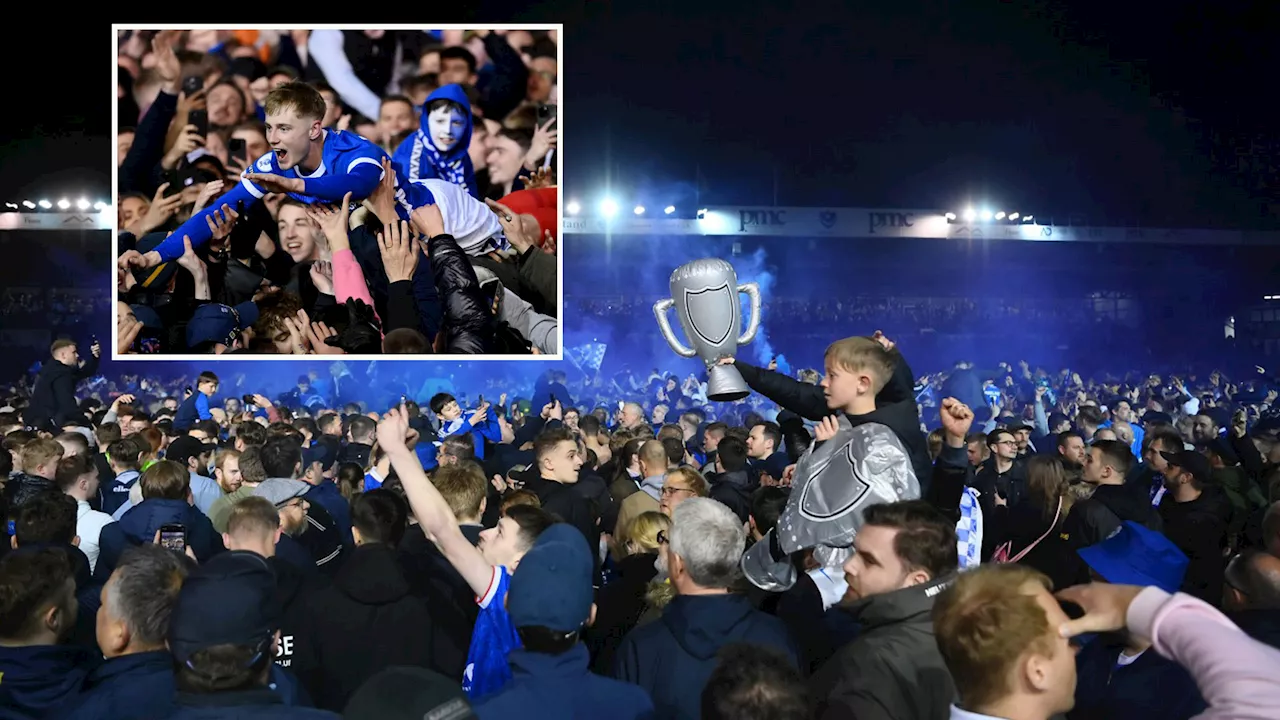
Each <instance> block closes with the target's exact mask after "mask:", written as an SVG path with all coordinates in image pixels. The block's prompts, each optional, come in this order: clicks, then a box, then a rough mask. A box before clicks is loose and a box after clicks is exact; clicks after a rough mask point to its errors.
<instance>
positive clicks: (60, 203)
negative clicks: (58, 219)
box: [58, 198, 71, 210]
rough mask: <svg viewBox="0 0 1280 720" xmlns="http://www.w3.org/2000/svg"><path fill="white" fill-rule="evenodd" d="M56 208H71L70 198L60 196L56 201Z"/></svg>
mask: <svg viewBox="0 0 1280 720" xmlns="http://www.w3.org/2000/svg"><path fill="white" fill-rule="evenodd" d="M58 209H59V210H70V209H71V201H70V200H68V199H66V198H62V199H61V200H59V201H58Z"/></svg>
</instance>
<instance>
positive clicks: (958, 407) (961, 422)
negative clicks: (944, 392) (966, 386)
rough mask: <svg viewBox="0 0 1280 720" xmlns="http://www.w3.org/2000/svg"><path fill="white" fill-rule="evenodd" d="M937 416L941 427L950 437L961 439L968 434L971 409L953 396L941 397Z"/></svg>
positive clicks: (971, 423) (971, 419)
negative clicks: (940, 405) (940, 421)
mask: <svg viewBox="0 0 1280 720" xmlns="http://www.w3.org/2000/svg"><path fill="white" fill-rule="evenodd" d="M938 416H939V417H940V418H941V420H942V429H943V430H944V431H945V432H946V434H947V436H948V437H950V438H958V439H960V440H961V441H963V440H964V438H965V437H967V436H968V435H969V428H971V427H973V411H972V410H970V409H969V406H968V405H965V404H964V403H962V402H960V401H959V400H957V399H955V398H943V400H942V407H941V408H940V409H939V412H938Z"/></svg>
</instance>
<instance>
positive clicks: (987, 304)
mask: <svg viewBox="0 0 1280 720" xmlns="http://www.w3.org/2000/svg"><path fill="white" fill-rule="evenodd" d="M661 299H662V297H660V296H657V295H655V296H653V297H648V298H646V297H643V296H636V295H627V296H623V295H616V296H606V295H600V296H592V295H580V294H575V296H574V297H573V298H572V300H571V302H572V307H573V309H574V316H578V315H586V316H590V317H595V318H602V319H609V320H610V321H613V322H620V321H625V320H627V319H629V318H634V319H636V320H639V319H641V318H644V317H646V316H651V315H652V314H653V303H654V302H657V301H658V300H661ZM566 302H570V301H569V300H567V301H566ZM764 302H765V305H766V306H767V308H768V312H767V313H765V317H766V318H767V319H768V321H769V323H770V324H772V325H776V326H777V327H778V328H780V329H782V328H792V329H794V328H795V327H796V324H797V323H798V322H800V321H805V322H808V321H814V322H816V323H819V324H820V323H823V322H841V323H853V324H867V323H875V324H878V325H880V326H882V327H893V328H902V329H903V331H904V332H905V331H906V330H907V329H911V330H912V331H915V332H924V331H927V332H935V333H955V332H970V331H972V328H974V327H983V326H991V325H995V324H998V323H1018V324H1019V325H1020V326H1022V327H1024V328H1025V329H1026V331H1027V332H1034V331H1035V330H1036V328H1037V327H1039V326H1043V327H1053V328H1057V329H1058V330H1064V329H1068V330H1075V331H1087V330H1089V329H1090V328H1095V327H1097V326H1098V325H1099V324H1102V323H1107V322H1111V321H1114V320H1116V319H1118V318H1117V317H1116V312H1115V311H1114V310H1101V309H1098V308H1094V307H1093V306H1092V305H1091V304H1090V302H1089V301H1088V300H1087V299H1084V298H1077V299H1061V300H1054V301H1048V300H1044V301H1021V302H1017V303H1014V302H1011V301H1007V300H999V299H990V300H978V299H974V298H949V297H918V298H909V299H904V298H890V297H873V296H855V297H849V298H845V299H841V300H832V299H827V298H802V297H794V296H791V295H783V296H767V297H766V298H765V301H764Z"/></svg>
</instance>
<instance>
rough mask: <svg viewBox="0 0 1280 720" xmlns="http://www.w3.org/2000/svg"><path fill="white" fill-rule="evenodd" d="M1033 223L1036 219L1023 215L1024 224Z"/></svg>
mask: <svg viewBox="0 0 1280 720" xmlns="http://www.w3.org/2000/svg"><path fill="white" fill-rule="evenodd" d="M1035 221H1036V219H1035V218H1034V217H1032V216H1030V215H1024V216H1022V222H1024V223H1033V222H1035Z"/></svg>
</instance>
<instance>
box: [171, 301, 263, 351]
mask: <svg viewBox="0 0 1280 720" xmlns="http://www.w3.org/2000/svg"><path fill="white" fill-rule="evenodd" d="M256 322H258V306H257V304H256V303H252V302H243V303H240V304H239V305H236V306H235V307H232V306H230V305H222V304H219V303H208V304H206V305H201V306H200V307H198V308H196V311H195V312H194V313H192V314H191V319H190V320H188V321H187V346H188V347H195V346H197V345H201V344H203V343H207V342H217V343H222V344H223V345H230V344H231V343H233V342H235V339H236V336H237V335H239V334H240V332H241V331H243V330H245V329H247V328H248V327H249V326H251V325H253V324H254V323H256Z"/></svg>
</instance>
